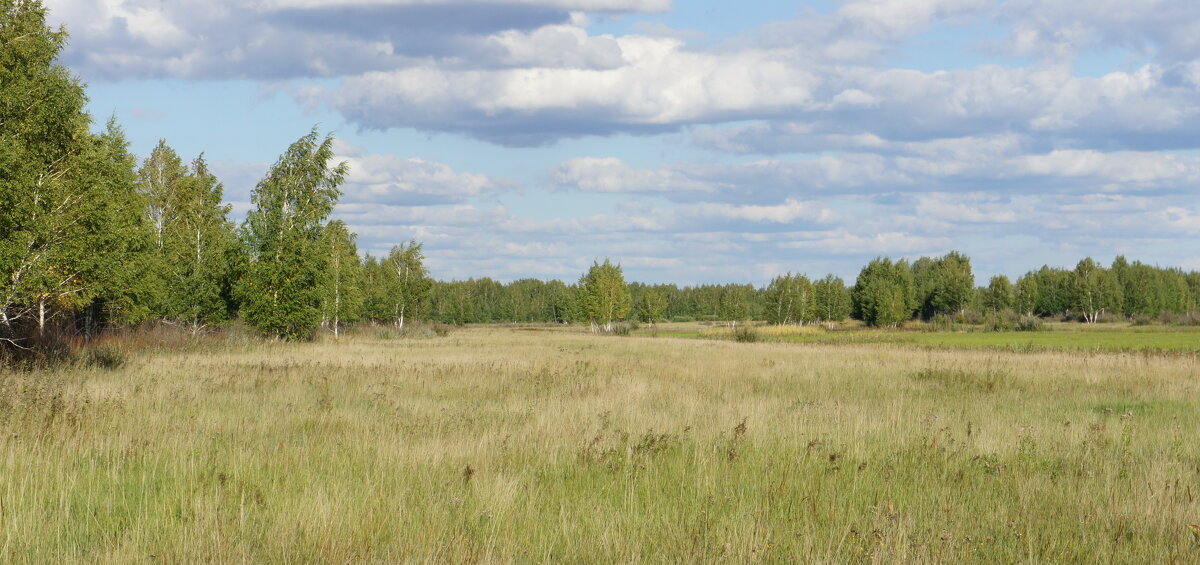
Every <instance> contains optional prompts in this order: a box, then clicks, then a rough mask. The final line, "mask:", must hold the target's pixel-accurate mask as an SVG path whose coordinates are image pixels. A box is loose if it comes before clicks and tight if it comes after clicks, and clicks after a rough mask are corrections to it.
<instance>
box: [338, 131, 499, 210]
mask: <svg viewBox="0 0 1200 565" xmlns="http://www.w3.org/2000/svg"><path fill="white" fill-rule="evenodd" d="M337 152H338V156H337V157H336V159H338V160H341V161H345V162H346V164H347V165H349V167H350V173H349V174H348V175H347V177H346V184H345V186H344V187H343V191H344V195H343V197H342V202H344V203H355V204H360V203H380V204H389V205H394V206H428V205H434V204H449V203H458V202H463V201H465V200H468V199H471V198H477V197H480V196H484V195H488V194H493V193H496V192H498V191H501V190H505V189H507V188H509V187H511V186H512V183H511V181H507V180H502V179H501V180H498V179H493V178H490V177H488V176H487V175H482V174H478V173H466V172H456V171H455V170H454V169H452V168H451V167H450V166H449V165H446V164H444V163H437V162H433V161H427V160H425V159H421V158H419V157H399V156H395V155H384V154H372V153H368V152H367V151H365V150H363V149H361V148H358V147H353V146H350V145H347V144H344V143H339V144H338V146H337Z"/></svg>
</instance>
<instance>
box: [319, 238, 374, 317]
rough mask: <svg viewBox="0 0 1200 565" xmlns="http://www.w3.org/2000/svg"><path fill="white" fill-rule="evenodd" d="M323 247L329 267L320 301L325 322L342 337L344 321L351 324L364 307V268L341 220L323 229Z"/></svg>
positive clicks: (352, 239)
mask: <svg viewBox="0 0 1200 565" xmlns="http://www.w3.org/2000/svg"><path fill="white" fill-rule="evenodd" d="M323 247H324V250H325V254H326V257H327V258H328V261H329V266H328V268H327V269H326V270H325V297H324V299H323V300H322V308H321V310H322V317H323V318H324V320H323V321H324V323H325V325H327V326H328V327H329V328H330V330H332V331H333V335H334V337H339V336H340V335H341V326H342V323H343V322H346V321H354V320H356V319H358V316H359V315H360V313H361V312H362V307H363V302H364V300H363V268H362V261H361V259H359V257H358V247H357V246H356V245H355V243H354V234H353V233H351V232H350V230H349V229H347V228H346V223H345V222H342V221H341V220H335V221H332V222H329V225H327V226H325V234H324V240H323Z"/></svg>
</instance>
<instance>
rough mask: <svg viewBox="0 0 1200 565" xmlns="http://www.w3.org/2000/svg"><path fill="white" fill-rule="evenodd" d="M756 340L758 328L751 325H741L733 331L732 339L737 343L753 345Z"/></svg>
mask: <svg viewBox="0 0 1200 565" xmlns="http://www.w3.org/2000/svg"><path fill="white" fill-rule="evenodd" d="M758 338H759V335H758V328H755V327H754V325H753V324H742V325H740V326H738V327H737V328H734V330H733V339H734V341H737V342H738V343H754V342H756V341H758Z"/></svg>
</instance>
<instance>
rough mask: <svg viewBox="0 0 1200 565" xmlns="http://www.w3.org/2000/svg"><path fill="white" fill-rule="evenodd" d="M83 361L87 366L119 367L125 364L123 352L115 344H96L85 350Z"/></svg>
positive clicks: (101, 367) (111, 368)
mask: <svg viewBox="0 0 1200 565" xmlns="http://www.w3.org/2000/svg"><path fill="white" fill-rule="evenodd" d="M83 362H84V364H85V365H87V366H88V367H97V368H100V369H107V370H110V371H111V370H113V369H120V368H121V367H123V366H125V352H124V351H121V348H119V347H117V346H115V345H97V346H95V347H91V348H89V349H88V350H87V354H86V355H84V358H83Z"/></svg>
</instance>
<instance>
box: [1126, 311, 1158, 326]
mask: <svg viewBox="0 0 1200 565" xmlns="http://www.w3.org/2000/svg"><path fill="white" fill-rule="evenodd" d="M1154 322H1155V320H1154V318H1151V317H1150V316H1147V315H1145V314H1138V315H1136V316H1134V317H1133V320H1131V321H1130V322H1129V323H1130V325H1134V326H1149V325H1152V324H1154Z"/></svg>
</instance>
